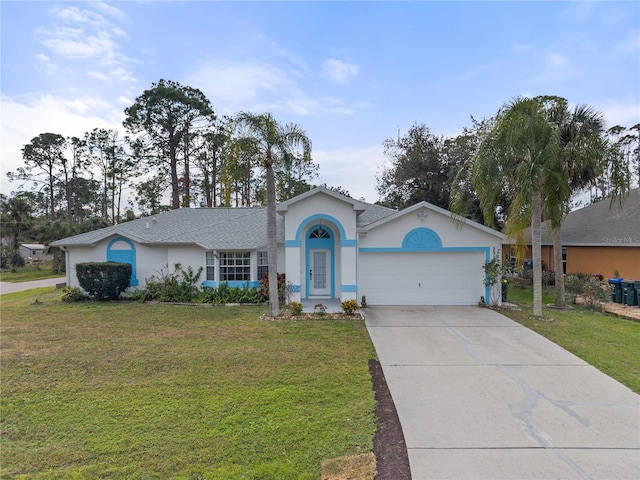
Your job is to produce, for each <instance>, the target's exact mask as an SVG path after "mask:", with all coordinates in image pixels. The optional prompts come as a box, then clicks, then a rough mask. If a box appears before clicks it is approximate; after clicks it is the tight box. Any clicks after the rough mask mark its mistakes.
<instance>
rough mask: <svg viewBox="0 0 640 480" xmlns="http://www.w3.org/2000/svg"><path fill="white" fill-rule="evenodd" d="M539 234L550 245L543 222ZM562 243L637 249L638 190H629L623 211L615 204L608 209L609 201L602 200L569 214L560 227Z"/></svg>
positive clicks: (639, 230)
mask: <svg viewBox="0 0 640 480" xmlns="http://www.w3.org/2000/svg"><path fill="white" fill-rule="evenodd" d="M542 232H543V238H542V243H543V245H551V244H552V243H553V237H552V235H551V233H550V232H549V231H548V230H547V228H546V222H545V223H543V230H542ZM528 238H530V235H529V236H528ZM562 244H563V245H565V246H618V247H625V246H626V247H634V246H635V247H640V188H636V189H634V190H631V192H630V193H629V197H628V198H627V200H626V202H625V203H624V205H623V207H622V209H621V208H619V207H618V206H617V205H615V204H614V206H613V207H611V208H610V202H609V200H602V201H600V202H597V203H593V204H591V205H589V206H587V207H584V208H581V209H579V210H575V211H573V212H571V213H569V215H567V218H566V219H565V222H564V224H563V226H562Z"/></svg>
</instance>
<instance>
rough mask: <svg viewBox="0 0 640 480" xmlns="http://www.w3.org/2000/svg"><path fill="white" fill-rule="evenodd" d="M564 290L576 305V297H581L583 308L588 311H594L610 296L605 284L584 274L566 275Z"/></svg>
mask: <svg viewBox="0 0 640 480" xmlns="http://www.w3.org/2000/svg"><path fill="white" fill-rule="evenodd" d="M565 288H566V291H567V293H568V294H569V295H570V298H571V301H572V302H573V303H577V299H578V297H581V298H582V300H583V303H584V305H585V307H586V308H588V309H590V310H595V309H596V308H598V306H599V305H600V303H601V302H606V301H607V300H609V299H610V296H611V290H610V287H609V285H608V284H607V283H606V282H603V281H602V280H601V279H600V278H599V277H597V276H594V275H586V274H584V273H576V274H573V275H567V278H566V279H565Z"/></svg>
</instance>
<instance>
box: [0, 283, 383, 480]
mask: <svg viewBox="0 0 640 480" xmlns="http://www.w3.org/2000/svg"><path fill="white" fill-rule="evenodd" d="M21 293H22V294H21V295H19V294H8V295H3V298H2V326H1V329H2V332H1V333H2V336H1V347H2V379H1V381H2V397H1V401H2V420H1V427H2V443H3V448H2V462H1V463H2V470H1V472H0V473H1V474H2V475H1V476H2V477H3V478H21V479H44V478H47V479H48V478H105V477H109V478H130V479H135V478H140V479H142V478H144V479H152V478H163V479H166V478H176V479H182V478H184V479H187V478H188V479H195V478H202V479H258V478H259V479H314V480H315V479H317V478H319V477H320V474H321V465H322V462H323V461H324V460H326V459H332V458H336V457H340V456H345V455H354V454H358V453H361V452H367V451H370V450H371V449H372V442H373V435H374V434H375V428H376V427H375V414H374V410H375V401H374V393H373V390H372V386H371V378H370V375H369V372H368V360H369V359H370V358H373V357H374V356H375V350H374V349H373V346H372V344H371V342H370V340H369V337H368V334H367V331H366V328H365V326H364V322H363V321H362V320H351V321H321V322H320V321H307V322H267V321H264V320H261V319H260V315H261V314H262V313H264V309H263V308H262V307H234V308H225V307H209V308H193V307H186V306H167V305H148V304H132V303H126V302H105V303H97V302H80V303H76V304H63V303H61V302H60V301H59V300H58V298H59V295H60V293H59V292H56V291H51V292H46V293H42V292H38V300H39V302H41V303H40V304H33V302H31V301H30V300H31V299H30V296H29V295H27V294H25V293H23V292H21Z"/></svg>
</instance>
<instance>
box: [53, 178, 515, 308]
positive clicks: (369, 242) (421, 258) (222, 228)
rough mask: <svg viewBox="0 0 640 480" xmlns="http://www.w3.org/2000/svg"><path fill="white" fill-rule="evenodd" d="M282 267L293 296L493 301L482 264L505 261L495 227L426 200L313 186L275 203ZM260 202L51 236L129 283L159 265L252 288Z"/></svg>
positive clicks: (73, 281)
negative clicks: (366, 198) (381, 198)
mask: <svg viewBox="0 0 640 480" xmlns="http://www.w3.org/2000/svg"><path fill="white" fill-rule="evenodd" d="M277 212H278V271H279V272H284V273H285V274H286V279H287V281H288V282H290V284H291V288H292V290H293V292H294V293H293V299H294V300H301V299H318V300H321V299H339V300H342V301H344V300H348V299H357V300H361V298H362V296H366V298H367V303H368V304H370V305H474V304H477V303H478V301H479V300H480V298H481V297H485V298H486V299H488V298H490V296H489V292H488V290H487V288H486V287H485V286H484V283H483V280H484V270H483V265H484V263H485V262H486V261H488V260H490V259H491V258H493V257H494V256H496V255H497V256H498V258H501V252H500V247H501V245H502V243H503V241H504V238H505V237H504V235H502V234H501V233H499V232H497V231H495V230H492V229H490V228H487V227H485V226H483V225H479V224H477V223H475V222H472V221H464V220H462V221H457V222H456V221H453V220H452V218H451V213H450V212H448V211H446V210H444V209H442V208H439V207H436V206H434V205H431V204H429V203H426V202H422V203H419V204H417V205H414V206H412V207H409V208H407V209H405V210H402V211H396V210H391V209H389V208H385V207H381V206H378V205H372V204H369V203H365V202H360V201H358V200H354V199H352V198H349V197H346V196H343V195H340V194H338V193H335V192H333V191H331V190H328V189H326V188H321V187H320V188H315V189H313V190H310V191H309V192H306V193H304V194H302V195H299V196H297V197H295V198H293V199H291V200H288V201H286V202H284V203H281V204H280V205H278V207H277ZM266 231H267V216H266V210H265V209H264V208H195V209H192V208H183V209H177V210H172V211H169V212H165V213H160V214H158V215H154V216H151V217H146V218H141V219H138V220H134V221H131V222H127V223H123V224H120V225H115V226H111V227H106V228H103V229H100V230H95V231H92V232H87V233H83V234H81V235H77V236H74V237H70V238H65V239H63V240H59V241H56V242H54V243H53V244H52V245H53V246H57V247H60V248H62V249H63V250H65V251H66V252H67V255H66V262H67V264H66V272H67V284H68V285H69V286H78V280H77V278H76V268H75V265H76V263H79V262H87V261H109V260H114V261H120V262H127V263H130V264H131V265H132V267H133V268H132V278H131V285H132V286H144V285H145V279H147V278H149V277H151V276H152V275H158V274H159V273H160V272H161V271H164V272H169V271H173V268H174V266H175V264H178V263H179V264H181V266H182V268H183V269H186V268H187V267H189V266H190V267H192V268H193V269H194V270H198V269H199V268H200V267H202V269H203V276H202V277H201V281H202V285H203V286H205V287H206V286H210V287H216V286H218V285H220V284H221V283H223V282H224V283H227V284H228V285H230V286H245V285H247V286H258V285H259V281H260V279H261V278H262V276H263V275H264V274H265V273H267V269H268V263H267V262H268V258H267V252H266V250H267V239H266Z"/></svg>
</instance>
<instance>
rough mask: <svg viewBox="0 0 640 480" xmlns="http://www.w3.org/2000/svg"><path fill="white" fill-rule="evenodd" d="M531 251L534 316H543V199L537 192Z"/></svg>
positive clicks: (534, 202) (532, 219)
mask: <svg viewBox="0 0 640 480" xmlns="http://www.w3.org/2000/svg"><path fill="white" fill-rule="evenodd" d="M532 203H533V205H532V207H533V208H532V210H533V213H532V217H531V250H532V257H533V315H534V316H536V317H541V316H542V234H541V230H542V229H541V225H540V224H541V217H542V198H541V196H540V191H539V190H535V191H534V192H533V198H532Z"/></svg>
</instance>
